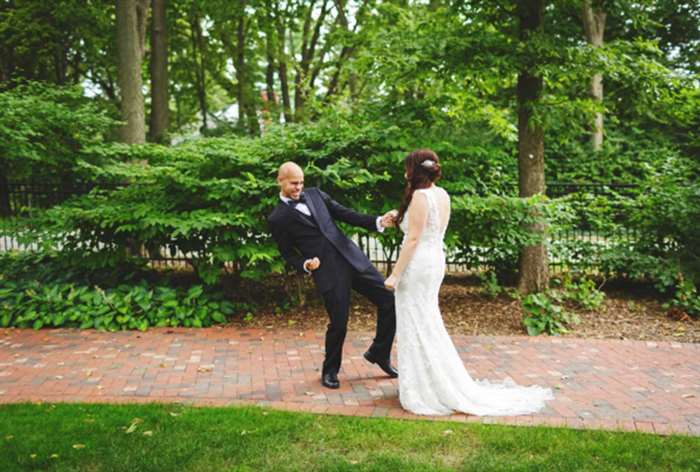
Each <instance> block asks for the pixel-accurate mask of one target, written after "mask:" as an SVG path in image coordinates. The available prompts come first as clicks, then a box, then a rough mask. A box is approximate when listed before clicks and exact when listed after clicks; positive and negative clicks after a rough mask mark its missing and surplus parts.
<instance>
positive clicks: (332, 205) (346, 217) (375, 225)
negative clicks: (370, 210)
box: [318, 189, 384, 232]
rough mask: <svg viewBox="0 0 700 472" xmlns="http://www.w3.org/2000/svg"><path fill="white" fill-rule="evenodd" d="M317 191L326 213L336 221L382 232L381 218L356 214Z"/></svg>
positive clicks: (322, 192) (324, 193) (321, 191)
mask: <svg viewBox="0 0 700 472" xmlns="http://www.w3.org/2000/svg"><path fill="white" fill-rule="evenodd" d="M318 191H319V193H320V194H321V198H323V202H324V203H325V204H326V207H327V208H328V211H329V212H330V214H331V215H332V216H333V218H335V219H336V220H340V221H344V222H345V223H348V224H350V225H353V226H359V227H361V228H366V229H368V230H370V231H380V232H381V231H384V226H382V224H381V218H382V217H381V216H379V217H377V216H370V215H364V214H362V213H358V212H356V211H354V210H351V209H350V208H347V207H344V206H343V205H341V204H340V203H338V202H336V201H335V200H333V199H332V198H331V197H330V196H329V195H328V194H327V193H326V192H324V191H323V190H321V189H318Z"/></svg>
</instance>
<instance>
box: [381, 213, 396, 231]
mask: <svg viewBox="0 0 700 472" xmlns="http://www.w3.org/2000/svg"><path fill="white" fill-rule="evenodd" d="M398 216H399V212H398V210H389V211H387V212H386V213H384V215H383V216H382V226H384V227H385V228H393V227H394V226H396V218H397V217H398Z"/></svg>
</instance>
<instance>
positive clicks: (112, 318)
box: [0, 276, 236, 331]
mask: <svg viewBox="0 0 700 472" xmlns="http://www.w3.org/2000/svg"><path fill="white" fill-rule="evenodd" d="M0 306H1V307H2V315H1V317H0V326H2V327H4V328H7V327H17V328H34V329H40V328H42V327H76V328H81V329H84V328H95V329H101V330H108V331H117V330H124V329H139V330H142V331H144V330H146V329H148V328H149V327H163V326H170V327H174V326H185V327H195V328H201V327H204V326H211V325H212V324H214V323H223V322H225V321H226V316H228V315H231V314H232V313H234V311H235V310H236V306H235V305H234V304H232V303H231V302H229V301H227V300H224V299H223V298H222V297H221V296H220V295H217V294H207V293H205V292H204V288H203V287H202V286H200V285H193V286H192V287H190V288H189V289H187V290H185V289H175V288H170V287H168V286H163V285H160V286H158V285H148V284H146V283H141V284H139V285H120V286H118V287H116V288H111V289H103V288H101V287H99V286H97V285H94V286H85V285H75V284H72V283H70V284H69V283H53V284H44V283H39V282H37V281H21V282H16V281H12V280H7V279H5V278H4V276H3V277H1V278H0Z"/></svg>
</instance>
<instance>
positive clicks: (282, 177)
mask: <svg viewBox="0 0 700 472" xmlns="http://www.w3.org/2000/svg"><path fill="white" fill-rule="evenodd" d="M277 183H278V184H279V186H280V193H281V194H282V195H283V196H285V197H287V198H291V199H293V200H297V199H298V198H299V195H301V191H302V190H303V189H304V171H303V170H302V169H301V167H299V165H297V164H296V163H295V162H291V161H289V162H285V163H284V164H282V165H281V166H280V168H279V170H278V171H277Z"/></svg>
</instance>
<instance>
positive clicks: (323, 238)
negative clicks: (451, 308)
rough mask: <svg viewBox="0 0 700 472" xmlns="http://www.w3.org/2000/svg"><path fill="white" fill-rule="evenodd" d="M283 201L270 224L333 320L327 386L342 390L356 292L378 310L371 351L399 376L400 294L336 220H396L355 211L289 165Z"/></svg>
mask: <svg viewBox="0 0 700 472" xmlns="http://www.w3.org/2000/svg"><path fill="white" fill-rule="evenodd" d="M277 183H278V184H279V186H280V201H279V203H278V204H277V207H276V208H275V209H274V211H273V212H272V214H271V215H270V216H269V217H268V219H267V221H268V224H269V227H270V231H271V233H272V237H273V238H274V240H275V242H277V246H278V247H279V251H280V253H281V254H282V257H283V258H284V260H285V261H286V262H287V263H288V264H289V265H290V266H292V267H294V268H295V269H296V270H297V271H299V272H300V273H305V274H309V275H311V277H313V279H314V283H315V284H316V287H317V289H318V291H319V292H320V293H321V296H322V297H323V302H324V304H325V307H326V311H327V312H328V316H329V318H330V323H329V324H328V329H327V331H326V358H325V360H324V362H323V370H322V373H321V383H322V384H323V385H324V386H325V387H328V388H338V387H340V382H339V381H338V371H339V370H340V363H341V360H342V354H343V342H344V341H345V334H346V333H347V325H348V311H349V309H350V289H351V288H352V289H354V290H355V291H357V292H359V293H361V294H362V295H364V296H366V297H367V298H369V300H370V301H371V302H372V303H374V304H375V305H376V306H377V332H376V334H375V337H374V341H373V342H372V345H371V346H370V347H369V349H368V350H367V352H365V354H364V357H365V359H366V360H367V361H369V362H371V363H373V364H377V365H378V366H379V367H380V368H381V369H382V370H383V371H384V372H385V373H386V374H387V375H389V377H392V378H395V377H397V376H398V372H397V371H396V369H394V368H393V367H392V366H391V363H390V356H391V345H392V343H393V341H394V334H395V332H396V312H395V309H394V295H393V294H392V293H391V292H389V291H388V290H387V289H386V288H384V278H383V277H382V276H381V275H380V274H379V272H377V269H375V268H374V266H373V265H372V263H371V262H370V261H369V259H367V256H365V255H364V253H363V252H362V251H361V250H360V248H359V247H357V245H356V244H355V243H353V242H352V241H350V239H348V238H347V237H346V236H345V235H344V234H343V233H341V232H340V230H339V229H338V227H337V226H336V223H335V220H340V221H344V222H346V223H349V224H351V225H353V226H360V227H363V228H367V229H369V230H378V231H380V232H381V231H383V230H384V228H385V227H389V226H392V225H393V218H392V217H393V215H390V214H389V213H387V214H386V215H384V216H381V217H376V218H375V217H373V216H368V215H362V214H359V213H356V212H354V211H353V210H350V209H348V208H345V207H344V206H342V205H340V204H339V203H338V202H336V201H335V200H333V199H332V198H331V197H329V196H328V195H327V194H326V193H324V192H323V191H321V190H320V189H318V188H309V189H307V190H306V192H302V190H303V188H304V172H303V171H302V169H301V167H299V166H298V165H297V164H295V163H293V162H285V163H284V164H282V166H280V168H279V171H278V174H277Z"/></svg>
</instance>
